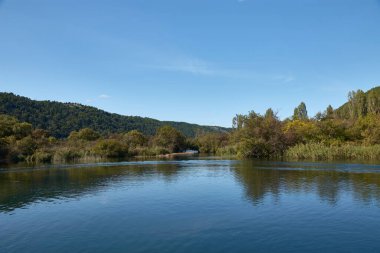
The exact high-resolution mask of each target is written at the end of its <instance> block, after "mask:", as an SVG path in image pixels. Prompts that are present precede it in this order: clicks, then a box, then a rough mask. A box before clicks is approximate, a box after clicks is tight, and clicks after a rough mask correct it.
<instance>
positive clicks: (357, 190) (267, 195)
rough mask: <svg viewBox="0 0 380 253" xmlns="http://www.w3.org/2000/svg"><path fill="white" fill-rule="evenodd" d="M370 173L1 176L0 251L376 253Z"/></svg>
mask: <svg viewBox="0 0 380 253" xmlns="http://www.w3.org/2000/svg"><path fill="white" fill-rule="evenodd" d="M379 168H380V166H376V165H355V164H321V163H318V164H314V163H283V162H252V161H228V160H187V161H162V162H153V161H151V162H132V163H119V164H113V163H105V164H101V165H100V166H94V165H90V164H87V165H71V166H50V167H49V168H33V169H30V168H29V169H28V168H17V169H2V170H1V172H0V208H1V209H0V226H1V228H0V236H1V238H4V240H2V241H1V242H0V251H2V250H5V252H7V251H10V252H12V251H13V252H19V251H25V250H26V249H30V250H32V251H35V252H37V251H39V252H41V249H43V251H49V250H53V251H54V252H66V251H68V250H71V249H74V251H94V252H101V251H109V252H112V251H125V250H128V249H129V251H132V252H147V251H149V252H152V251H155V252H156V251H157V252H173V251H176V252H196V251H202V252H205V251H207V252H230V251H232V250H234V251H237V252H245V251H252V250H255V251H256V252H268V251H272V252H273V250H276V249H279V248H281V249H283V250H282V252H294V251H297V250H299V252H304V251H312V252H313V251H314V252H318V251H321V250H324V251H327V252H336V251H334V250H336V249H337V247H341V248H342V252H346V251H349V250H352V251H355V249H357V250H358V249H361V250H364V251H365V252H375V251H371V249H380V243H378V240H377V238H378V236H380V228H378V226H377V224H379V222H380V212H379V211H380V210H379V209H380V205H379V203H380V201H379V200H380V173H379V172H380V169H379ZM44 238H50V239H49V240H48V241H46V240H45V239H44ZM375 238H376V239H375ZM82 240H85V241H86V242H87V243H86V244H83V243H82ZM27 242H32V243H30V244H28V243H27ZM322 242H323V243H322ZM56 247H58V250H57V248H56ZM10 249H12V250H10ZM364 251H363V252H364Z"/></svg>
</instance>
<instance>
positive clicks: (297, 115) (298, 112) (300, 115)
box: [293, 102, 309, 120]
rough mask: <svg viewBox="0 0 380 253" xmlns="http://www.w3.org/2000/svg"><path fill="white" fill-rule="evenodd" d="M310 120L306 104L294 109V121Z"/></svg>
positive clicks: (302, 103)
mask: <svg viewBox="0 0 380 253" xmlns="http://www.w3.org/2000/svg"><path fill="white" fill-rule="evenodd" d="M308 118H309V117H308V115H307V109H306V104H305V103H304V102H301V104H300V105H299V106H297V107H296V108H295V109H294V114H293V119H294V120H297V119H298V120H307V119H308Z"/></svg>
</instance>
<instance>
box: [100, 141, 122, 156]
mask: <svg viewBox="0 0 380 253" xmlns="http://www.w3.org/2000/svg"><path fill="white" fill-rule="evenodd" d="M93 151H94V153H95V154H96V155H99V156H100V157H106V158H112V157H126V156H127V155H128V147H127V146H126V145H124V144H123V143H121V142H119V141H117V140H101V141H99V142H98V143H97V144H96V145H95V147H94V149H93Z"/></svg>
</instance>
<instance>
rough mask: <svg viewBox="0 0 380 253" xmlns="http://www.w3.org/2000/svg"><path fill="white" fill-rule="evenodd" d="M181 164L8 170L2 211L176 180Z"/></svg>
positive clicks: (0, 181)
mask: <svg viewBox="0 0 380 253" xmlns="http://www.w3.org/2000/svg"><path fill="white" fill-rule="evenodd" d="M178 172H179V165H178V164H152V165H136V166H132V165H130V166H127V167H126V166H124V167H122V166H104V167H80V168H66V169H36V170H33V169H27V170H9V171H7V172H2V173H0V212H1V211H5V212H8V211H12V210H14V209H16V208H20V207H23V206H25V205H27V204H29V203H32V202H34V201H38V200H46V199H51V198H72V197H77V196H80V195H84V194H87V193H91V192H95V191H97V190H99V189H101V188H104V187H107V186H109V185H110V184H113V183H117V182H119V181H124V180H130V181H135V182H139V181H149V180H153V179H154V178H157V177H160V176H161V177H162V178H163V179H164V180H165V181H168V182H170V181H173V180H175V179H176V177H177V174H178Z"/></svg>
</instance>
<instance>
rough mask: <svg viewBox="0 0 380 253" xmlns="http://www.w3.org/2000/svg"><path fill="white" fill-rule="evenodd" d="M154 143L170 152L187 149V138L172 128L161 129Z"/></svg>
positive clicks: (164, 127)
mask: <svg viewBox="0 0 380 253" xmlns="http://www.w3.org/2000/svg"><path fill="white" fill-rule="evenodd" d="M153 142H154V144H155V145H156V146H158V147H163V148H166V149H168V150H169V151H170V152H179V151H183V150H185V149H186V138H185V136H184V135H183V134H182V133H181V132H179V131H178V130H177V129H175V128H174V127H171V126H163V127H160V128H159V129H158V130H157V133H156V135H155V137H154V139H153Z"/></svg>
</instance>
